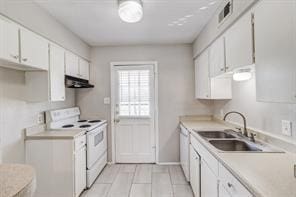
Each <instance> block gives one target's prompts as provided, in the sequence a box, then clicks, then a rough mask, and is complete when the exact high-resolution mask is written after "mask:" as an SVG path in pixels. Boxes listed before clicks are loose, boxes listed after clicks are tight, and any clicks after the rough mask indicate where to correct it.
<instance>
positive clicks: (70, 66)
mask: <svg viewBox="0 0 296 197" xmlns="http://www.w3.org/2000/svg"><path fill="white" fill-rule="evenodd" d="M65 60H66V75H69V76H72V77H77V78H79V58H78V56H76V55H75V54H73V53H71V52H69V51H66V56H65Z"/></svg>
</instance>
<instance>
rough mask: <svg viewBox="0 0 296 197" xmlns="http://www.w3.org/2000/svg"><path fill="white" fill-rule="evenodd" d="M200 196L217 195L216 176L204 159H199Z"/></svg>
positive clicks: (215, 196)
mask: <svg viewBox="0 0 296 197" xmlns="http://www.w3.org/2000/svg"><path fill="white" fill-rule="evenodd" d="M201 196H202V197H218V177H217V176H216V175H215V174H214V172H213V171H212V170H211V169H210V167H209V166H208V164H207V163H206V162H205V160H204V159H201Z"/></svg>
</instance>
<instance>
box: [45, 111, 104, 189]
mask: <svg viewBox="0 0 296 197" xmlns="http://www.w3.org/2000/svg"><path fill="white" fill-rule="evenodd" d="M46 124H47V127H48V129H54V130H61V131H62V130H76V129H79V130H83V131H85V133H86V151H87V152H86V166H87V169H86V172H87V173H86V180H87V187H88V188H90V187H91V185H92V184H93V182H94V181H95V179H96V178H97V176H98V175H99V174H100V172H101V171H102V169H103V168H104V167H105V165H106V164H107V121H106V120H87V119H83V120H81V119H80V110H79V108H78V107H73V108H67V109H60V110H53V111H48V112H46Z"/></svg>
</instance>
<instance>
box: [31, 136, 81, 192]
mask: <svg viewBox="0 0 296 197" xmlns="http://www.w3.org/2000/svg"><path fill="white" fill-rule="evenodd" d="M76 141H79V146H76ZM25 143H26V163H27V164H29V165H32V166H33V167H34V168H35V170H36V179H37V183H38V187H37V189H36V194H35V196H36V197H56V196H67V197H78V196H79V195H80V194H81V192H82V191H83V190H84V189H85V188H86V152H85V151H86V150H85V144H86V137H85V135H83V136H80V137H77V138H75V139H71V138H69V139H57V138H51V139H32V140H30V139H27V140H26V142H25Z"/></svg>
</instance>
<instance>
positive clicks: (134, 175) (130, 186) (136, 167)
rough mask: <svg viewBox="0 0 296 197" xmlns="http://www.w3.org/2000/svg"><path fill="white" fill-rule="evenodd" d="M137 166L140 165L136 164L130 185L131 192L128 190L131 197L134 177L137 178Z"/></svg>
mask: <svg viewBox="0 0 296 197" xmlns="http://www.w3.org/2000/svg"><path fill="white" fill-rule="evenodd" d="M137 167H138V165H137V164H136V168H135V171H134V175H133V178H132V182H131V185H130V188H129V192H128V197H130V195H131V191H132V186H133V182H134V178H135V175H136V170H137Z"/></svg>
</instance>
